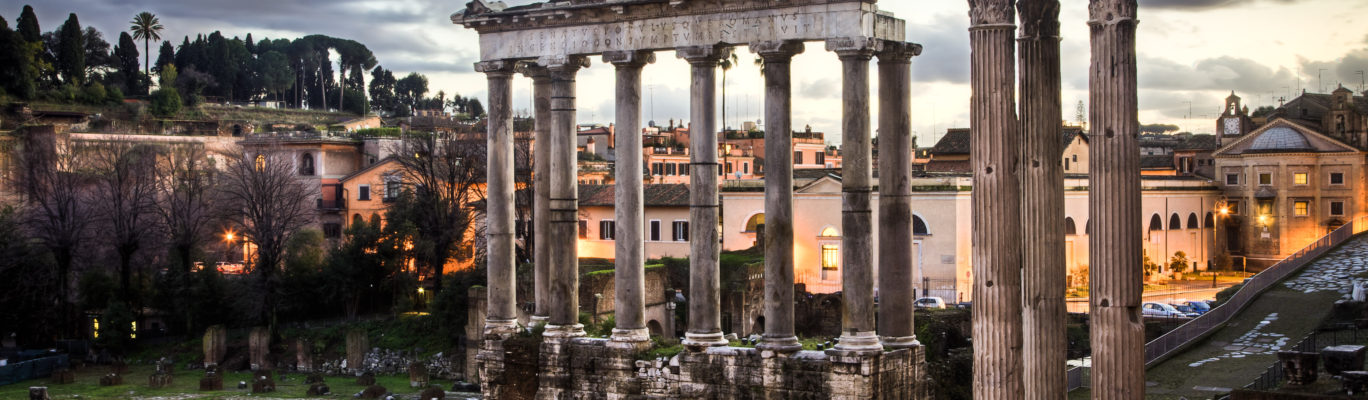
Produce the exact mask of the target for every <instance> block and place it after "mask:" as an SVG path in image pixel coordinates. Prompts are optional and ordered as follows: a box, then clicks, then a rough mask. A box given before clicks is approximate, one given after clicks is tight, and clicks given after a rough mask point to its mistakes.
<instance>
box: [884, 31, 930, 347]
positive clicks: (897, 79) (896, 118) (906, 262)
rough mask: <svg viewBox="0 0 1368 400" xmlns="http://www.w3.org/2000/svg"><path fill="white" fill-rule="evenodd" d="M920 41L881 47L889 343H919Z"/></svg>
mask: <svg viewBox="0 0 1368 400" xmlns="http://www.w3.org/2000/svg"><path fill="white" fill-rule="evenodd" d="M921 50H922V47H921V45H919V44H916V43H900V42H884V43H883V50H881V51H880V52H879V54H878V55H879V318H878V320H879V336H881V337H882V339H883V345H884V346H885V347H890V348H906V347H913V346H917V345H919V344H920V343H918V342H917V330H916V327H915V326H914V325H913V316H912V314H913V309H914V307H913V302H914V301H916V298H917V295H916V293H915V292H914V289H913V288H912V286H913V285H914V284H915V282H913V278H912V272H913V271H912V266H913V265H915V264H916V263H915V260H914V259H913V254H912V150H913V148H912V101H911V100H912V57H915V56H917V55H919V54H921Z"/></svg>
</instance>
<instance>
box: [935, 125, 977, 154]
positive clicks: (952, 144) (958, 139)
mask: <svg viewBox="0 0 1368 400" xmlns="http://www.w3.org/2000/svg"><path fill="white" fill-rule="evenodd" d="M931 154H932V155H951V154H969V129H966V128H958V129H950V130H947V131H945V136H942V137H941V139H940V141H938V142H936V146H935V147H932V148H931Z"/></svg>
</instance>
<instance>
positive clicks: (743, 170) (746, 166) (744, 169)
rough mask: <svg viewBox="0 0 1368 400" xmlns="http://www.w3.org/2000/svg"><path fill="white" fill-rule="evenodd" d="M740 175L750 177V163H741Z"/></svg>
mask: <svg viewBox="0 0 1368 400" xmlns="http://www.w3.org/2000/svg"><path fill="white" fill-rule="evenodd" d="M741 173H743V174H746V175H750V163H748V162H743V163H741Z"/></svg>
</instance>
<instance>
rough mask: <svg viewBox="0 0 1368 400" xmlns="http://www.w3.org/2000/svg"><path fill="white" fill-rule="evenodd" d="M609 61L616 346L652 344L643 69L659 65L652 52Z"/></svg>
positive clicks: (612, 56) (609, 56) (612, 55)
mask: <svg viewBox="0 0 1368 400" xmlns="http://www.w3.org/2000/svg"><path fill="white" fill-rule="evenodd" d="M603 61H604V62H609V63H612V64H613V66H615V67H617V125H616V131H615V135H613V136H614V146H615V147H616V148H617V163H616V166H617V167H616V169H615V170H614V171H615V172H614V181H615V182H616V183H615V184H614V190H615V194H616V195H617V201H616V202H615V203H614V204H615V207H614V217H615V218H616V222H617V234H616V236H615V239H614V240H615V241H614V250H615V251H616V256H615V258H614V261H613V263H614V269H615V273H614V280H615V281H614V288H615V292H614V294H613V296H614V297H613V300H614V304H615V306H616V310H615V311H616V312H615V314H614V315H615V320H616V323H617V326H616V327H614V328H613V336H612V341H613V342H615V343H634V344H635V343H642V342H646V341H649V340H650V339H651V333H650V331H649V330H647V329H646V319H645V315H646V295H645V291H646V280H645V275H646V271H645V269H644V268H645V264H646V256H645V254H646V251H645V248H644V246H645V243H644V242H643V241H642V239H643V238H644V236H643V235H642V233H641V230H642V224H643V223H644V221H643V219H644V218H643V217H642V212H643V211H642V204H644V203H643V202H642V186H641V174H642V171H641V158H642V156H641V68H642V67H643V66H645V65H646V64H648V63H652V62H655V53H653V52H649V51H641V52H636V51H614V52H608V53H604V54H603Z"/></svg>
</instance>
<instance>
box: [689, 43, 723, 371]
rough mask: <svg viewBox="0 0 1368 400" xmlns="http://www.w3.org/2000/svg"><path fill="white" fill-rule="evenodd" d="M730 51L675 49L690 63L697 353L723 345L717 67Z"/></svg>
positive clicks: (692, 329) (693, 344)
mask: <svg viewBox="0 0 1368 400" xmlns="http://www.w3.org/2000/svg"><path fill="white" fill-rule="evenodd" d="M731 51H732V49H731V48H730V47H722V46H692V47H681V48H679V49H677V50H676V54H677V55H678V56H679V58H683V59H685V60H687V61H688V62H689V65H690V66H691V68H692V70H693V82H692V84H691V86H690V91H689V94H690V96H689V98H690V101H689V117H690V119H691V120H692V121H693V127H692V128H691V129H689V151H690V153H691V161H690V164H692V171H690V172H689V184H690V186H689V188H690V194H689V330H688V331H687V332H685V333H684V341H683V344H684V345H685V346H687V347H688V348H690V349H692V350H700V349H702V348H705V347H708V346H723V345H726V344H727V340H726V339H723V338H722V316H721V304H722V303H721V299H722V294H721V281H720V279H721V277H720V276H719V270H718V267H719V257H720V256H721V253H720V251H721V248H720V247H719V243H718V241H719V240H720V238H721V236H720V234H721V232H719V231H718V226H717V219H718V211H719V210H718V205H719V201H718V200H719V199H718V196H717V170H718V168H720V166H719V165H718V163H717V62H718V61H720V60H721V59H722V58H724V57H727V56H728V55H729V54H731Z"/></svg>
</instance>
